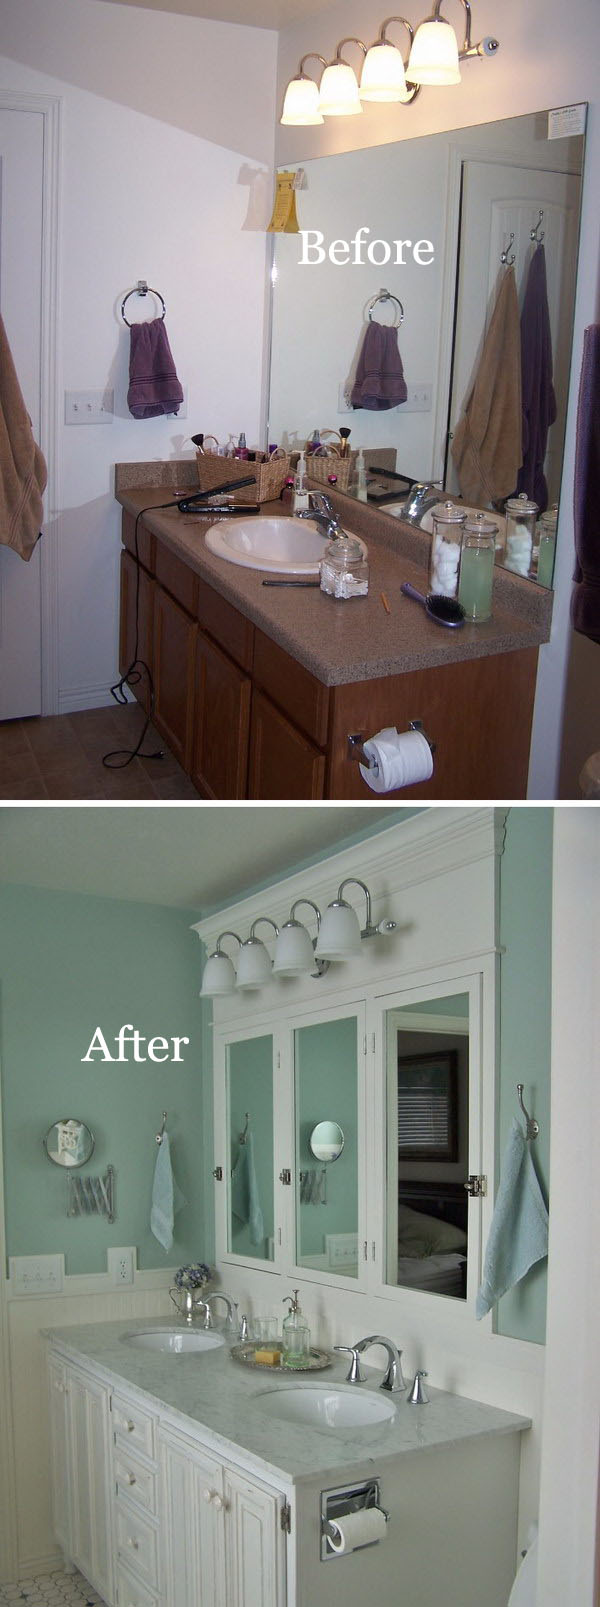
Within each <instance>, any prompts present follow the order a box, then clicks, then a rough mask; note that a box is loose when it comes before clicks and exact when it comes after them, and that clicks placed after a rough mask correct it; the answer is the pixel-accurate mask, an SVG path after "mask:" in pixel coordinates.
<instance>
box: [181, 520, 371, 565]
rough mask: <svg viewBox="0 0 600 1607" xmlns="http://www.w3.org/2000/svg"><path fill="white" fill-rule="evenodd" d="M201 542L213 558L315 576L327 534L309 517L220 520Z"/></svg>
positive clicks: (326, 542)
mask: <svg viewBox="0 0 600 1607" xmlns="http://www.w3.org/2000/svg"><path fill="white" fill-rule="evenodd" d="M204 539H205V541H206V545H207V547H209V548H210V551H211V552H214V553H215V555H216V557H217V558H226V559H227V562H228V563H230V564H242V565H243V566H244V567H245V568H246V569H265V570H268V571H269V572H270V573H271V574H284V575H316V574H318V572H319V564H320V562H321V559H322V557H323V553H324V551H325V548H326V546H327V544H328V537H327V536H326V535H324V534H323V533H322V531H320V530H318V529H317V526H316V525H314V524H313V523H312V520H310V519H294V518H293V517H292V518H289V519H278V518H273V519H266V518H265V519H261V518H260V517H259V518H253V517H252V515H247V516H246V518H243V517H241V518H239V519H220V520H219V523H218V524H215V525H211V526H210V529H209V530H207V532H206V536H205V538H204ZM361 546H362V547H363V549H364V550H365V551H366V548H364V543H363V542H361Z"/></svg>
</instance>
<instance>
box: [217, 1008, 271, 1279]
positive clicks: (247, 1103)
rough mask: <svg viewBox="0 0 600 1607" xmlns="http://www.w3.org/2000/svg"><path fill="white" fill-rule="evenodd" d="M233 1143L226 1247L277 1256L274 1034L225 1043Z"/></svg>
mask: <svg viewBox="0 0 600 1607" xmlns="http://www.w3.org/2000/svg"><path fill="white" fill-rule="evenodd" d="M227 1108H228V1132H229V1144H230V1180H229V1220H228V1232H227V1248H228V1250H229V1251H230V1252H231V1253H232V1254H234V1255H241V1256H248V1257H252V1259H253V1260H259V1261H272V1260H273V1259H274V1195H273V1039H272V1037H271V1035H270V1034H265V1036H263V1037H257V1038H243V1039H240V1040H239V1041H237V1042H235V1043H230V1044H228V1046H227Z"/></svg>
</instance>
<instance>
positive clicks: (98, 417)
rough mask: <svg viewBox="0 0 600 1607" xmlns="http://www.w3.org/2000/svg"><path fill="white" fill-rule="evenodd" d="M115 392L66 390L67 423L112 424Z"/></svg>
mask: <svg viewBox="0 0 600 1607" xmlns="http://www.w3.org/2000/svg"><path fill="white" fill-rule="evenodd" d="M114 406H115V393H114V391H111V390H104V391H65V424H112V421H113V413H114Z"/></svg>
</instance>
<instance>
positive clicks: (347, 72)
mask: <svg viewBox="0 0 600 1607" xmlns="http://www.w3.org/2000/svg"><path fill="white" fill-rule="evenodd" d="M344 45H359V46H360V49H361V50H362V53H363V56H366V54H367V47H366V45H363V42H362V39H355V38H354V37H353V36H352V35H349V36H348V38H347V39H340V42H339V45H338V47H337V50H336V53H335V56H334V57H333V61H330V62H329V65H328V66H327V67H326V68H325V72H324V73H323V77H322V79H321V90H320V94H319V111H320V112H322V114H323V117H356V115H357V113H358V112H362V106H361V101H360V95H359V93H358V84H357V82H356V75H355V73H354V70H353V68H352V67H351V66H350V63H349V62H347V61H344V60H343V57H342V49H343V47H344Z"/></svg>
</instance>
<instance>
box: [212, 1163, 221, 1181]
mask: <svg viewBox="0 0 600 1607" xmlns="http://www.w3.org/2000/svg"><path fill="white" fill-rule="evenodd" d="M213 1177H214V1178H216V1180H217V1183H222V1182H223V1167H222V1166H215V1168H214V1171H213Z"/></svg>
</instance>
